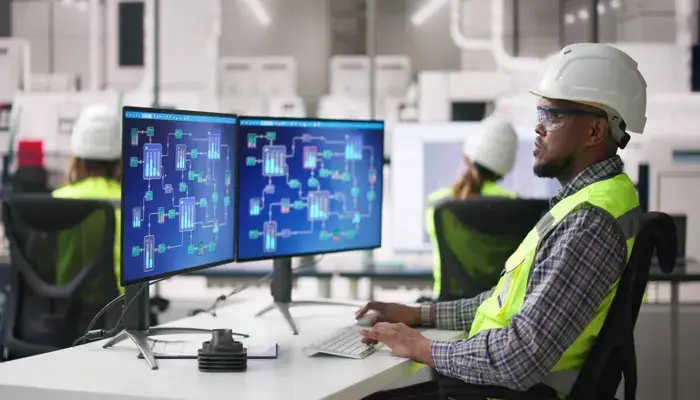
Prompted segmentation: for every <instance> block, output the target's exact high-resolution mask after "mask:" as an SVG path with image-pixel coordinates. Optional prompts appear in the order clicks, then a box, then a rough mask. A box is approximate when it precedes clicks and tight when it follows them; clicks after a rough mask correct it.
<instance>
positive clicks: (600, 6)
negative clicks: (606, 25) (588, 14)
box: [598, 3, 605, 15]
mask: <svg viewBox="0 0 700 400" xmlns="http://www.w3.org/2000/svg"><path fill="white" fill-rule="evenodd" d="M598 14H600V15H603V14H605V4H602V3H601V4H598Z"/></svg>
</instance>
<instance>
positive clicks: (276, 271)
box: [255, 258, 358, 335]
mask: <svg viewBox="0 0 700 400" xmlns="http://www.w3.org/2000/svg"><path fill="white" fill-rule="evenodd" d="M292 275H293V272H292V259H291V258H276V259H274V260H273V261H272V283H271V284H270V291H271V292H272V299H273V303H272V304H270V305H269V306H267V307H265V308H263V309H262V310H260V311H259V312H258V313H257V314H255V316H256V317H259V316H261V315H263V314H265V313H267V312H268V311H271V310H274V309H277V310H279V312H280V313H282V315H283V316H284V319H286V320H287V323H288V324H289V327H290V328H292V332H293V333H294V334H295V335H298V334H299V330H298V329H297V326H296V324H295V323H294V318H292V314H291V313H290V312H289V309H290V308H291V307H298V306H347V307H358V306H357V304H353V303H344V302H340V301H330V300H327V301H324V300H305V301H292V286H293V277H292Z"/></svg>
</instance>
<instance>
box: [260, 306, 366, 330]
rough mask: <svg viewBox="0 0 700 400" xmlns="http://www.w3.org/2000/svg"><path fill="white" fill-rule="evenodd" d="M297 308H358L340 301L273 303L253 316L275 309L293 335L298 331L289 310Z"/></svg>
mask: <svg viewBox="0 0 700 400" xmlns="http://www.w3.org/2000/svg"><path fill="white" fill-rule="evenodd" d="M298 306H346V307H358V305H357V304H353V303H344V302H341V301H330V300H327V301H324V300H302V301H292V302H290V303H287V302H274V303H272V304H270V305H269V306H267V307H265V308H263V309H262V310H260V311H258V313H257V314H255V316H256V317H260V316H261V315H263V314H266V313H267V312H268V311H271V310H274V309H275V308H276V309H277V310H279V312H280V313H281V314H282V316H284V319H286V320H287V324H289V327H290V328H291V329H292V333H294V334H295V335H298V334H299V330H298V329H297V326H296V323H295V322H294V318H293V317H292V314H291V313H290V312H289V309H290V308H291V307H298Z"/></svg>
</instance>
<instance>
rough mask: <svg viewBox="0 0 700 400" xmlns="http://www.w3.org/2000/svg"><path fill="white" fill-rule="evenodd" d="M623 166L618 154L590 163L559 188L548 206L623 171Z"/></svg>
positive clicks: (552, 205)
mask: <svg viewBox="0 0 700 400" xmlns="http://www.w3.org/2000/svg"><path fill="white" fill-rule="evenodd" d="M623 167H624V164H623V162H622V159H621V158H620V156H618V155H615V156H613V157H610V158H607V159H605V160H603V161H599V162H597V163H595V164H593V165H590V166H589V167H587V168H586V169H584V170H583V171H581V172H580V173H579V174H578V175H576V177H575V178H574V179H572V180H571V181H570V182H569V183H567V184H566V185H564V186H562V188H561V189H559V191H558V192H557V194H556V195H555V196H554V197H552V198H551V199H550V200H549V207H550V208H551V207H554V206H555V205H556V204H557V203H559V202H560V201H562V200H563V199H565V198H567V197H569V196H571V195H572V194H574V193H576V192H578V191H579V190H581V189H583V188H585V187H586V186H588V185H590V184H592V183H595V182H598V181H602V180H603V179H608V178H612V177H613V176H616V175H619V174H621V173H622V172H623Z"/></svg>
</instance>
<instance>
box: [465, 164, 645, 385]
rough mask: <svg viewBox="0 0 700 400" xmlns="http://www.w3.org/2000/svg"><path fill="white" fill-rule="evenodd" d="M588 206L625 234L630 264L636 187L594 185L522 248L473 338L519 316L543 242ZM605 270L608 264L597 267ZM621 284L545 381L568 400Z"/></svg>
mask: <svg viewBox="0 0 700 400" xmlns="http://www.w3.org/2000/svg"><path fill="white" fill-rule="evenodd" d="M584 204H588V205H590V206H594V207H598V208H600V209H603V210H605V211H607V212H608V213H610V214H611V215H612V216H613V217H614V218H615V219H616V221H617V223H618V225H619V226H620V228H621V229H622V232H624V235H625V240H626V243H627V259H628V260H629V257H630V255H631V254H632V247H633V246H634V241H635V237H636V236H637V233H638V231H639V229H640V227H641V217H642V214H643V213H642V210H641V208H640V207H639V199H638V197H637V191H636V189H635V187H634V184H633V183H632V181H631V180H630V179H629V177H628V176H627V175H626V174H620V175H617V176H615V177H613V178H610V179H606V180H603V181H599V182H596V183H593V184H591V185H589V186H586V187H585V188H583V189H581V190H580V191H578V192H576V193H574V194H573V195H571V196H569V197H566V198H564V199H563V200H561V201H560V202H559V203H557V204H556V205H555V206H554V207H552V209H551V210H550V211H549V212H548V213H547V214H545V215H544V216H543V217H542V219H540V221H539V222H538V223H537V225H536V226H535V228H533V229H532V230H531V231H530V233H528V235H527V236H526V237H525V240H523V242H522V243H521V244H520V246H519V247H518V249H517V250H516V251H515V252H514V253H513V255H512V256H510V258H509V259H508V261H507V262H506V268H505V271H504V273H503V275H502V276H501V279H500V280H499V281H498V284H497V285H496V287H495V289H494V291H493V295H492V296H491V297H490V298H488V299H487V300H486V301H485V302H483V303H482V304H481V306H479V308H478V310H477V312H476V316H475V318H474V321H473V322H472V326H471V330H470V331H469V337H472V336H474V335H476V334H477V333H479V332H483V331H486V330H489V329H502V328H506V327H507V326H508V325H509V324H510V319H511V318H512V317H513V316H514V315H516V314H518V313H519V312H520V310H521V308H522V306H523V302H524V301H525V293H526V290H527V284H528V277H529V276H530V270H531V268H532V265H533V263H534V260H535V256H536V254H537V249H538V247H539V245H540V242H541V241H542V239H543V238H545V237H547V235H548V233H549V232H551V231H552V230H553V229H554V228H555V227H556V226H557V224H559V223H560V222H561V221H562V220H563V219H564V218H565V217H566V216H567V215H569V214H570V213H571V212H572V211H574V210H576V209H578V208H579V207H580V206H582V205H584ZM596 267H597V268H605V267H606V266H604V265H599V266H596ZM618 283H619V279H618V280H617V281H615V283H614V284H613V285H612V286H611V287H610V288H609V289H608V292H607V293H606V294H605V297H604V298H603V300H602V302H601V303H600V305H598V308H597V309H596V311H595V314H594V316H593V318H592V319H591V321H590V322H589V323H588V325H587V326H586V327H585V329H584V330H583V332H581V334H580V335H579V337H578V338H577V339H576V340H575V341H574V343H573V344H572V345H571V346H569V348H567V349H566V351H565V352H564V354H563V355H562V356H561V359H560V360H559V362H558V363H557V364H556V365H555V366H554V368H553V369H552V370H551V371H550V374H549V376H548V377H547V378H546V379H545V381H544V382H543V383H544V384H546V385H549V386H551V387H552V388H554V389H555V390H556V391H557V392H558V393H560V394H561V395H562V397H565V396H566V395H567V394H568V393H569V392H570V389H571V387H572V386H573V384H574V382H575V381H576V378H577V376H578V372H579V371H580V369H581V367H582V366H583V363H584V362H585V360H586V357H587V356H588V352H589V351H590V349H591V347H592V346H593V343H595V340H596V338H597V337H598V334H599V333H600V330H601V328H602V327H603V323H604V322H605V318H606V317H607V315H608V312H609V311H610V305H611V304H612V301H613V298H614V297H615V293H617V287H618Z"/></svg>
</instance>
